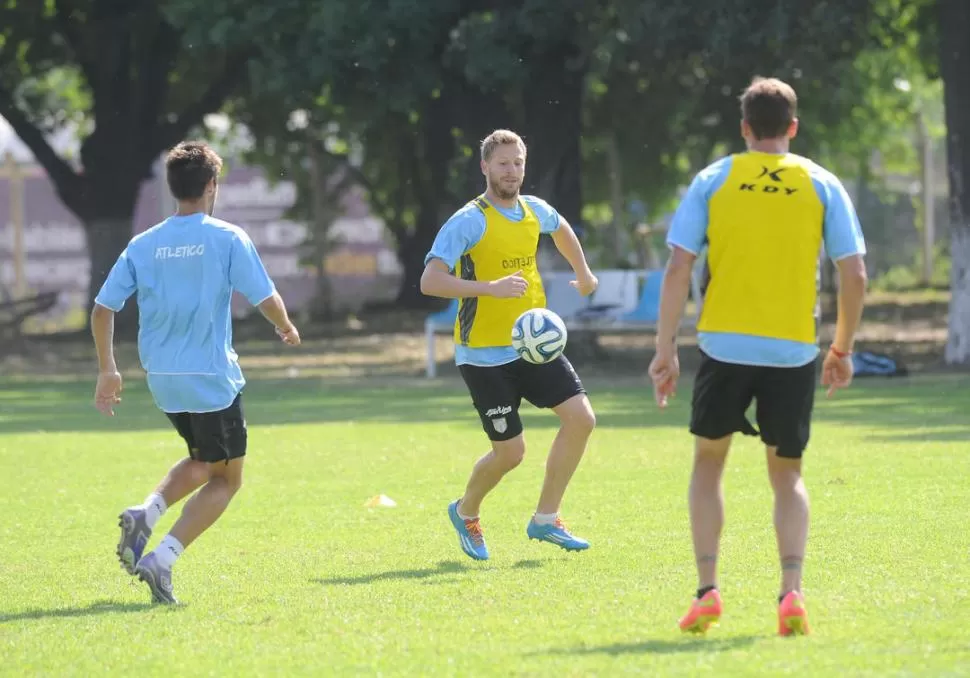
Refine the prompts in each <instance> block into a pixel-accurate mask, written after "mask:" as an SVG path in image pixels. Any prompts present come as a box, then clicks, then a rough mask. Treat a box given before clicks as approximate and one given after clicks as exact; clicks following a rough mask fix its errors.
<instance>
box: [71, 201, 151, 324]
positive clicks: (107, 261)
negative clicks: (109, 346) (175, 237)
mask: <svg viewBox="0 0 970 678" xmlns="http://www.w3.org/2000/svg"><path fill="white" fill-rule="evenodd" d="M83 223H84V231H85V235H86V236H87V244H88V260H89V261H90V262H91V277H90V278H89V280H88V309H90V308H92V307H93V306H94V298H95V297H96V296H97V295H98V292H99V291H100V290H101V285H102V284H104V281H105V279H106V278H107V277H108V273H109V272H110V271H111V267H112V266H114V265H115V262H116V261H117V260H118V255H120V254H121V253H122V251H124V249H125V247H127V246H128V241H129V240H131V233H132V228H131V223H132V215H130V214H129V215H128V216H127V217H125V216H119V215H117V214H114V215H110V216H101V215H92V216H90V217H87V218H85V219H84V221H83ZM136 309H137V306H136V303H135V298H134V296H132V298H131V299H129V300H128V303H126V304H125V309H124V311H123V312H122V313H120V314H119V315H118V317H117V318H116V323H115V327H116V329H117V331H118V333H119V334H125V335H127V334H129V333H130V330H132V329H133V328H134V327H135V326H136V321H137V317H138V315H137V312H136Z"/></svg>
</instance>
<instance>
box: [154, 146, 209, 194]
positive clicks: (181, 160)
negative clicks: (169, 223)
mask: <svg viewBox="0 0 970 678" xmlns="http://www.w3.org/2000/svg"><path fill="white" fill-rule="evenodd" d="M221 171H222V158H220V157H219V154H218V153H216V152H215V151H213V150H212V149H211V148H209V145H208V144H207V143H205V142H204V141H183V142H182V143H180V144H179V145H178V146H176V147H175V148H173V149H172V150H170V151H169V152H168V156H166V158H165V176H166V179H167V180H168V189H169V190H170V191H171V192H172V196H173V197H174V198H175V199H176V200H197V199H199V198H201V197H202V194H203V193H205V187H206V186H208V185H209V182H210V181H212V180H213V179H218V177H219V173H220V172H221Z"/></svg>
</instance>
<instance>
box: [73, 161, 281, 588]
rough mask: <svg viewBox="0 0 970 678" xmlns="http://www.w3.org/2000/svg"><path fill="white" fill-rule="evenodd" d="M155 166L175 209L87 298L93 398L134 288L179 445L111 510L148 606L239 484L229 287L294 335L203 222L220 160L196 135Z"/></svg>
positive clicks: (141, 348)
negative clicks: (179, 453)
mask: <svg viewBox="0 0 970 678" xmlns="http://www.w3.org/2000/svg"><path fill="white" fill-rule="evenodd" d="M165 169H166V175H167V180H168V186H169V190H170V191H171V193H172V195H173V197H174V198H175V199H176V201H177V202H178V209H177V211H176V213H175V214H174V215H173V216H171V217H169V218H168V219H166V220H165V221H163V222H162V223H160V224H158V225H157V226H154V227H153V228H150V229H148V230H147V231H145V232H144V233H141V234H140V235H137V236H135V237H134V238H133V239H132V240H131V242H130V243H129V244H128V247H127V248H125V251H124V252H122V253H121V256H120V257H119V258H118V261H117V262H116V263H115V265H114V267H113V268H112V269H111V272H110V273H109V274H108V278H107V280H105V283H104V285H103V286H102V288H101V291H100V292H99V293H98V296H97V298H96V299H95V305H94V310H93V311H92V313H91V327H92V332H93V334H94V343H95V346H96V348H97V352H98V368H99V372H98V383H97V387H96V391H95V405H96V406H97V408H98V409H99V410H101V411H102V412H103V413H104V414H107V415H114V406H115V405H116V404H118V403H119V402H120V401H121V386H122V383H121V374H120V373H119V372H118V368H117V366H116V364H115V358H114V349H113V341H112V340H113V333H114V315H115V313H116V312H118V311H120V310H121V309H122V307H123V306H124V305H125V301H126V300H127V299H128V298H129V297H130V296H131V295H132V294H136V293H137V295H138V324H139V329H138V352H139V357H140V358H141V364H142V367H144V369H145V371H146V372H147V380H148V388H149V390H150V391H151V393H152V397H153V398H154V400H155V404H156V405H157V406H158V407H159V409H161V410H162V411H163V412H165V413H166V415H167V416H168V418H169V420H170V421H171V423H172V425H173V426H174V427H175V430H176V431H177V432H178V434H179V435H180V436H181V437H182V438H183V439H184V441H185V443H186V445H187V447H188V456H187V457H185V458H184V459H182V460H181V461H179V462H178V463H177V464H175V466H173V467H172V468H171V470H170V471H169V472H168V475H167V476H166V477H165V478H164V479H163V480H162V482H161V483H160V484H159V485H158V486H157V487H156V489H155V491H154V492H152V493H151V494H150V495H149V496H148V498H147V499H146V500H145V502H144V503H143V504H141V505H139V506H132V507H130V508H128V509H125V510H124V511H123V512H122V513H121V516H120V521H121V523H120V524H121V539H120V541H119V542H118V550H117V551H118V558H119V559H120V560H121V564H122V566H123V567H124V568H125V569H126V570H127V571H128V573H129V574H133V575H138V577H139V579H141V580H142V581H144V582H145V583H146V584H148V587H149V589H150V590H151V593H152V600H153V601H154V602H157V603H176V602H178V601H177V600H176V598H175V595H174V593H173V591H172V566H173V565H174V564H175V561H176V559H177V558H178V557H179V556H180V555H181V554H182V551H183V550H184V549H185V548H187V547H188V546H189V545H190V544H191V543H192V542H193V541H195V539H196V538H197V537H199V535H201V534H202V532H204V531H205V530H206V529H208V528H209V527H210V526H211V525H212V524H213V523H214V522H215V521H216V520H217V519H218V518H219V516H220V515H221V514H222V512H223V511H225V509H226V507H227V506H228V505H229V502H230V501H231V500H232V497H233V495H235V493H236V492H237V491H238V490H239V487H240V485H241V484H242V471H243V460H244V458H245V455H246V440H247V433H246V420H245V418H244V417H243V408H242V394H241V391H242V389H243V386H244V385H245V383H246V381H245V379H243V374H242V370H240V368H239V362H238V360H237V357H236V352H235V351H234V350H233V347H232V319H231V316H230V300H231V298H232V292H233V290H238V291H239V292H240V293H241V294H242V295H243V296H245V297H246V298H247V299H248V300H249V302H250V303H252V304H253V305H254V306H256V307H257V308H259V310H260V311H261V312H262V313H263V315H264V316H265V317H266V318H267V319H268V320H269V321H270V322H271V323H273V324H274V325H275V326H276V332H277V334H278V335H279V336H280V338H281V339H282V340H283V342H284V343H286V344H289V345H291V346H297V345H299V343H300V334H299V332H298V331H297V329H296V327H295V326H294V325H293V323H292V322H290V319H289V317H288V316H287V313H286V307H285V306H284V304H283V300H282V299H281V298H280V295H279V293H278V292H277V291H276V288H275V287H274V285H273V282H272V280H270V278H269V275H267V273H266V269H265V268H264V267H263V263H262V261H260V258H259V255H258V254H257V252H256V248H255V246H254V245H253V242H252V240H250V239H249V236H247V235H246V233H245V231H243V230H242V229H241V228H239V227H238V226H234V225H232V224H229V223H226V222H224V221H220V220H219V219H214V218H212V216H211V215H212V210H213V207H214V205H215V200H216V193H217V191H218V177H219V173H220V171H221V169H222V159H221V158H220V157H219V156H218V155H217V154H216V153H215V152H214V151H213V150H212V149H210V148H209V147H208V146H206V145H205V144H203V143H198V142H187V143H181V144H179V145H178V146H176V147H175V148H174V149H172V150H171V151H170V152H169V154H168V156H167V158H166V160H165ZM199 487H201V488H202V489H199V491H198V492H196V494H195V495H194V496H193V497H192V498H191V499H189V501H188V502H186V504H185V507H184V508H183V510H182V515H181V516H180V517H179V519H178V520H177V521H176V523H175V524H174V525H173V526H172V529H171V531H170V532H169V533H168V535H166V536H165V537H164V538H163V539H162V540H161V542H160V543H159V544H158V546H157V547H156V548H155V550H153V551H152V552H150V553H148V554H145V555H144V557H143V556H142V554H143V553H144V550H145V546H146V545H147V543H148V540H149V538H150V537H151V534H152V529H153V528H154V527H155V523H156V522H157V521H158V519H159V518H160V517H161V516H162V514H163V513H165V511H166V510H167V509H168V508H169V507H171V506H174V505H175V504H176V503H177V502H178V501H180V500H181V499H183V498H185V497H187V496H188V495H190V494H192V493H193V492H195V490H196V489H198V488H199Z"/></svg>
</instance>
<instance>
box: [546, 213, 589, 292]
mask: <svg viewBox="0 0 970 678" xmlns="http://www.w3.org/2000/svg"><path fill="white" fill-rule="evenodd" d="M552 241H553V242H554V243H555V244H556V249H557V250H559V253H560V254H561V255H562V256H563V258H564V259H565V260H566V261H568V262H569V265H570V266H571V267H572V269H573V273H575V274H576V279H575V280H573V281H571V282H570V284H571V285H572V286H573V287H575V288H576V289H577V290H578V291H579V293H580V294H582V295H583V296H584V297H585V296H589V295H590V294H592V293H593V292H595V291H596V288H597V286H598V285H599V280H598V279H597V278H596V276H595V275H593V272H592V271H591V270H590V268H589V264H588V263H586V254H585V253H584V252H583V246H582V245H581V244H580V242H579V238H577V237H576V232H575V231H574V230H573V227H572V226H570V225H569V222H568V221H566V220H565V219H564V218H562V217H560V218H559V228H558V229H556V231H554V232H553V234H552Z"/></svg>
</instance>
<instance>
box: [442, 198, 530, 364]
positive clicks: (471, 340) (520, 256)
mask: <svg viewBox="0 0 970 678" xmlns="http://www.w3.org/2000/svg"><path fill="white" fill-rule="evenodd" d="M474 203H475V205H476V206H477V207H478V208H479V209H480V210H481V211H482V213H483V214H484V215H485V235H483V236H482V239H481V240H480V241H478V243H477V244H476V245H475V246H474V247H472V248H471V249H470V250H468V252H466V253H465V254H464V255H462V257H461V261H460V262H459V264H458V267H457V270H456V272H455V273H456V275H458V276H460V277H461V278H462V280H479V281H487V280H498V279H499V278H504V277H505V276H507V275H511V274H513V273H515V272H516V271H522V277H523V278H525V279H526V281H527V282H528V283H529V287H528V289H527V290H526V292H525V294H524V295H523V296H521V297H518V298H512V299H498V298H496V297H472V298H468V299H461V300H460V302H459V306H458V318H457V320H456V321H455V342H456V343H458V344H461V345H462V346H468V347H471V348H485V347H492V346H511V345H512V325H513V324H514V323H515V319H516V318H518V317H519V316H520V315H521V314H522V313H524V312H525V311H527V310H529V309H530V308H537V307H545V305H546V295H545V291H544V290H543V288H542V278H540V277H539V269H538V268H537V266H536V252H537V251H538V248H539V232H540V231H539V219H538V218H537V217H536V215H535V214H534V213H533V212H532V210H531V209H529V206H528V205H526V203H525V201H524V200H522V198H519V205H521V207H522V211H523V214H524V215H525V216H524V217H523V219H522V221H512V220H511V219H507V218H506V217H505V216H503V215H502V213H501V212H499V211H498V210H497V209H496V208H495V206H494V205H492V204H491V203H490V202H488V200H486V199H485V197H484V196H481V197H478V198H476V199H475V200H474Z"/></svg>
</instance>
